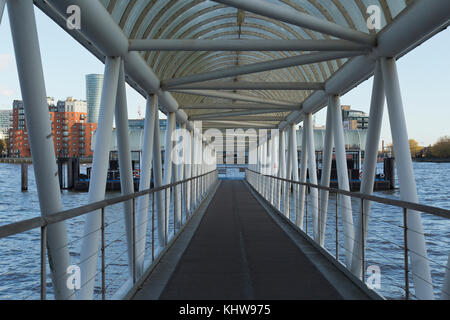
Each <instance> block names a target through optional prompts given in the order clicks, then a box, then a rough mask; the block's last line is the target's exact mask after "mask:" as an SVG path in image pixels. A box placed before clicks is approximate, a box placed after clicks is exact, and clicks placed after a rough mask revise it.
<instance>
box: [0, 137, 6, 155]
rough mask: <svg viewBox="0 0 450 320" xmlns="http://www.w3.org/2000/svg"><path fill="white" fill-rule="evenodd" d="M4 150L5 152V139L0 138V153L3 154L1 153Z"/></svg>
mask: <svg viewBox="0 0 450 320" xmlns="http://www.w3.org/2000/svg"><path fill="white" fill-rule="evenodd" d="M5 152H6V141H5V140H3V139H0V155H3V153H5Z"/></svg>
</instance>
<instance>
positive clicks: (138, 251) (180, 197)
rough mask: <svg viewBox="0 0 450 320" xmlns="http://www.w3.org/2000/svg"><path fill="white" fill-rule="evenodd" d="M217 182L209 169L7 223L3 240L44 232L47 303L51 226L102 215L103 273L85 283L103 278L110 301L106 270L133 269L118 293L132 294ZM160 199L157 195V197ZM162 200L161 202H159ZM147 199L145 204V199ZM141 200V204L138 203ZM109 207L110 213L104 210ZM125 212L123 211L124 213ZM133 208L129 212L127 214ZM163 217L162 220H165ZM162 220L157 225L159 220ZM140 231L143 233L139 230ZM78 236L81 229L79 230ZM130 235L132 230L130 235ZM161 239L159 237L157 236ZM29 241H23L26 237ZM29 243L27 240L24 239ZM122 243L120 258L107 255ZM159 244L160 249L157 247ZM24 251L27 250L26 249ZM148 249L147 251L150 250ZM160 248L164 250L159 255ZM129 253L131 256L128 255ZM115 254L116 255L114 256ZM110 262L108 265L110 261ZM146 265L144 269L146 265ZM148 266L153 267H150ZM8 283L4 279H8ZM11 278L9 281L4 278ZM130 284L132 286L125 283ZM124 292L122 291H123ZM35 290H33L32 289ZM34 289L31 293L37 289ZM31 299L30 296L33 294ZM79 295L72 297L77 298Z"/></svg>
mask: <svg viewBox="0 0 450 320" xmlns="http://www.w3.org/2000/svg"><path fill="white" fill-rule="evenodd" d="M217 180H218V171H217V169H215V170H212V171H209V172H207V173H204V174H200V175H197V176H195V177H191V178H188V179H184V180H180V181H176V182H174V183H171V184H167V185H163V186H160V187H156V188H150V189H146V190H143V191H139V192H134V193H130V194H126V195H121V196H118V197H114V198H110V199H105V200H102V201H98V202H95V203H91V204H88V205H84V206H80V207H77V208H73V209H69V210H64V211H61V212H57V213H54V214H51V215H48V216H45V217H36V218H32V219H28V220H24V221H19V222H14V223H10V224H7V225H3V226H0V240H3V241H8V240H11V241H21V240H23V239H22V238H20V239H19V238H17V239H6V238H8V237H11V236H15V235H19V234H23V233H25V232H27V231H31V230H35V229H39V230H40V248H39V249H38V250H39V251H40V260H39V265H40V271H39V273H40V284H39V288H40V289H39V291H40V299H42V300H44V299H46V298H47V244H46V242H47V228H48V227H49V226H50V225H52V224H55V223H60V222H64V221H68V220H71V219H74V218H77V217H82V216H83V215H86V214H88V213H92V212H96V211H97V212H98V214H99V215H100V216H101V223H100V226H99V228H98V229H96V230H94V231H93V232H99V233H100V238H101V245H100V249H99V250H97V251H96V252H95V255H99V256H101V266H100V270H97V271H96V272H95V273H94V274H93V276H92V278H90V279H88V280H87V281H88V282H89V281H91V280H93V281H95V279H97V280H98V279H99V278H100V277H101V283H100V284H98V286H99V287H100V288H101V298H102V299H106V294H107V290H109V288H110V286H111V285H112V282H113V280H114V279H115V277H113V276H112V277H113V280H112V281H110V283H109V284H107V283H106V280H107V272H106V271H107V270H108V268H113V269H115V268H116V267H118V266H125V268H129V270H130V271H131V274H130V277H129V278H126V279H125V284H123V285H122V286H121V287H120V288H119V291H122V290H130V289H132V288H133V286H135V285H136V283H137V282H138V281H142V277H143V276H144V273H143V271H144V270H146V268H149V267H150V266H152V265H153V264H154V263H155V261H158V259H159V258H160V255H161V254H163V252H164V250H167V248H169V247H170V246H171V244H172V243H173V241H174V239H176V238H177V237H178V235H179V233H180V232H181V230H183V228H184V226H185V224H186V223H187V222H188V221H189V219H190V217H191V215H192V214H193V213H194V212H195V211H196V210H197V209H198V207H199V206H200V204H201V203H202V201H203V200H204V199H205V197H206V196H207V195H208V194H209V192H210V190H211V189H212V187H213V186H214V184H215V182H216V181H217ZM158 195H159V196H158ZM158 197H160V200H157V198H158ZM145 199H147V200H145ZM138 200H139V202H138ZM157 201H160V204H159V205H160V209H161V210H162V211H161V212H160V211H159V208H156V207H158V204H156V206H155V202H157ZM127 203H128V204H129V205H130V207H129V208H128V209H127V206H126V205H125V204H127ZM116 204H124V205H125V206H124V207H123V209H122V210H119V211H118V210H117V209H114V205H116ZM107 208H109V209H111V210H110V211H107V210H106V209H107ZM123 210H125V211H123ZM127 210H129V212H127ZM120 211H123V212H125V213H129V214H130V216H129V218H131V219H132V220H131V226H132V228H131V230H130V231H131V235H129V236H130V237H131V238H130V239H128V240H130V241H131V246H132V247H130V248H126V249H125V250H124V247H123V246H124V243H126V242H127V241H123V238H124V237H125V238H126V236H127V234H126V233H123V231H122V232H120V231H118V229H117V227H116V226H115V225H117V224H118V223H119V222H122V223H124V224H123V226H125V225H126V222H125V217H122V218H120V219H117V217H115V216H114V215H115V214H118V213H120ZM157 212H158V213H159V216H160V218H162V219H163V220H162V221H160V220H159V219H160V218H157V214H156V213H157ZM138 213H139V214H140V217H141V218H142V219H144V218H143V217H146V218H145V219H144V220H142V221H137V214H138ZM161 215H162V217H161ZM107 217H109V218H114V220H113V221H106V218H107ZM157 219H158V221H157ZM170 219H172V221H173V222H172V224H171V226H170V228H171V229H169V223H170ZM156 222H158V223H159V224H162V225H163V227H161V228H163V229H161V228H159V229H158V228H157V227H156ZM147 225H149V227H151V232H150V233H147V232H146V231H144V230H146V229H147V227H146V226H147ZM107 227H110V228H112V229H114V230H112V231H110V232H109V235H110V236H114V239H113V240H112V241H110V242H109V243H107V242H106V240H105V238H106V235H107V230H106V228H107ZM139 230H140V232H138V231H139ZM77 232H79V231H77ZM127 232H128V231H127ZM90 234H91V233H89V234H85V235H82V236H80V235H77V238H76V239H74V240H73V239H72V240H71V241H68V242H67V243H65V244H62V246H61V247H60V248H58V249H56V250H60V249H62V248H66V247H67V248H69V247H70V248H71V250H74V243H75V242H77V241H80V240H84V239H85V238H86V237H88V236H90ZM157 235H158V236H157ZM24 239H25V238H24ZM24 241H25V240H24ZM20 244H22V243H20ZM121 244H122V247H120V245H121ZM116 245H119V247H118V248H115V250H120V253H119V254H116V255H115V256H114V257H112V256H111V257H107V255H106V249H107V248H108V250H109V249H110V248H113V247H115V246H116ZM157 246H158V247H157ZM25 247H26V246H25ZM147 249H148V250H147ZM159 249H160V251H158V250H159ZM147 251H149V252H148V256H149V257H150V258H151V260H150V261H147V260H145V256H146V254H147ZM127 252H129V254H131V260H129V261H128V263H126V262H124V261H123V259H124V257H123V256H125V257H126V256H127V255H126V253H127ZM130 252H131V253H130ZM115 253H117V252H115ZM91 257H93V256H89V257H87V258H86V259H85V260H82V261H79V262H78V263H79V264H81V263H83V262H85V261H86V260H87V259H90V258H91ZM107 258H108V259H109V260H110V261H107V260H106V259H107ZM144 262H145V266H144ZM148 263H150V264H148ZM137 264H139V268H142V267H144V270H141V269H140V273H141V274H140V275H139V278H138V274H137ZM121 274H122V275H128V272H121ZM7 275H8V272H0V286H1V285H2V281H3V280H2V279H1V277H2V276H3V277H5V276H7ZM53 276H54V277H62V276H64V273H62V274H54V275H53ZM4 279H6V278H4ZM6 280H7V279H6ZM128 283H129V285H127V284H128ZM86 284H87V282H86V283H83V284H81V287H83V286H84V285H86ZM125 287H126V289H123V288H125ZM33 290H34V289H33ZM33 290H32V291H33ZM16 291H17V290H16ZM32 295H33V292H32V293H31V295H29V296H28V297H30V296H32ZM74 295H75V292H74V293H73V294H72V295H71V296H70V297H69V298H71V297H73V296H74ZM116 295H117V291H116V292H114V295H113V296H116Z"/></svg>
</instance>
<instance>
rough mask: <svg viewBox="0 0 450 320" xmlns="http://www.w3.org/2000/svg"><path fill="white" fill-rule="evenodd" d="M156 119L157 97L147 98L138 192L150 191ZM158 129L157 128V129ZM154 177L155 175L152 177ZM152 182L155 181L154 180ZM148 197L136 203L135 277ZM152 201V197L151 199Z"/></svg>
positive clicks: (141, 252)
mask: <svg viewBox="0 0 450 320" xmlns="http://www.w3.org/2000/svg"><path fill="white" fill-rule="evenodd" d="M157 117H158V96H157V95H154V94H153V95H150V96H149V97H147V104H146V108H145V122H144V141H143V143H142V159H141V163H140V168H139V169H140V179H139V191H143V190H147V189H150V180H151V173H152V160H153V142H154V135H155V119H156V118H157ZM158 129H159V128H158ZM121 176H122V175H121ZM154 176H155V175H154ZM154 180H156V179H155V178H154ZM149 197H150V196H149V195H146V196H142V197H139V198H138V201H137V215H136V224H137V232H136V234H137V239H138V242H137V243H136V275H137V277H139V276H141V275H142V273H143V272H144V258H145V242H146V241H145V236H146V233H147V216H148V211H149V209H148V207H149ZM153 199H154V197H153Z"/></svg>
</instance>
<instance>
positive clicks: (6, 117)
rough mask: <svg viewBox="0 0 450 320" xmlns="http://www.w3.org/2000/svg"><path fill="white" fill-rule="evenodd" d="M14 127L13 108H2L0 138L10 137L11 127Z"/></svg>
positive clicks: (0, 113)
mask: <svg viewBox="0 0 450 320" xmlns="http://www.w3.org/2000/svg"><path fill="white" fill-rule="evenodd" d="M11 128H12V110H0V139H2V140H4V139H7V138H8V137H9V129H11Z"/></svg>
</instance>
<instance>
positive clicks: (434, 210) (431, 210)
mask: <svg viewBox="0 0 450 320" xmlns="http://www.w3.org/2000/svg"><path fill="white" fill-rule="evenodd" d="M247 170H248V171H251V172H253V173H257V174H260V175H262V176H264V177H269V178H273V179H276V180H280V181H284V182H289V183H292V184H298V185H303V186H307V187H312V188H316V189H321V190H326V191H329V192H331V193H337V194H342V195H345V196H351V197H355V198H359V199H362V200H369V201H373V202H379V203H383V204H388V205H391V206H395V207H399V208H406V209H409V210H415V211H419V212H423V213H428V214H432V215H436V216H439V217H442V218H446V219H450V210H447V209H443V208H438V207H433V206H428V205H423V204H419V203H414V202H408V201H403V200H396V199H389V198H383V197H379V196H374V195H369V194H365V193H360V192H352V191H346V190H342V189H336V188H330V187H325V186H321V185H317V184H312V183H309V182H300V181H294V180H289V179H284V178H280V177H277V176H272V175H266V174H262V173H260V172H257V171H254V170H252V169H247Z"/></svg>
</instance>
